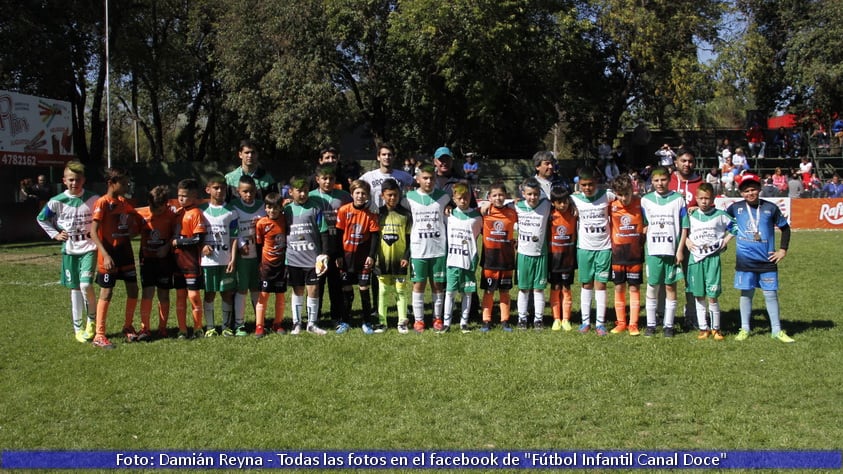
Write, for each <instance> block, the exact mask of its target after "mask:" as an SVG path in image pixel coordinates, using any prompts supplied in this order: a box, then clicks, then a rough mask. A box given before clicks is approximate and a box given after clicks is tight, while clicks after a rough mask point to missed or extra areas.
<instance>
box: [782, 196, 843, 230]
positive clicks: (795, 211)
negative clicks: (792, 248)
mask: <svg viewBox="0 0 843 474" xmlns="http://www.w3.org/2000/svg"><path fill="white" fill-rule="evenodd" d="M790 210H791V216H790V225H791V227H793V228H794V229H837V230H843V199H805V198H802V199H791V200H790Z"/></svg>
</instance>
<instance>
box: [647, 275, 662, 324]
mask: <svg viewBox="0 0 843 474" xmlns="http://www.w3.org/2000/svg"><path fill="white" fill-rule="evenodd" d="M658 294H659V289H658V288H657V287H655V286H652V285H647V296H646V299H645V300H644V309H645V310H646V313H647V326H648V327H653V328H654V327H656V309H657V308H658V307H659V300H658V299H657V298H658Z"/></svg>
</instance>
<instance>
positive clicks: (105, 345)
mask: <svg viewBox="0 0 843 474" xmlns="http://www.w3.org/2000/svg"><path fill="white" fill-rule="evenodd" d="M92 344H93V345H94V347H99V348H100V349H114V344H112V343H111V341H109V340H108V339H107V338H106V337H105V336H97V337H95V338H94V342H92Z"/></svg>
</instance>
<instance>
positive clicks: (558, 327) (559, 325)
mask: <svg viewBox="0 0 843 474" xmlns="http://www.w3.org/2000/svg"><path fill="white" fill-rule="evenodd" d="M550 330H551V331H561V330H562V320H561V319H554V320H553V326H550Z"/></svg>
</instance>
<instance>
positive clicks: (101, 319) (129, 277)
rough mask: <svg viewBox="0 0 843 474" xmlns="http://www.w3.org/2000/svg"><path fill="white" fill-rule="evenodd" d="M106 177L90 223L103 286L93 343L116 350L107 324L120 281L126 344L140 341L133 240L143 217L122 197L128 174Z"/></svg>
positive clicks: (108, 172)
mask: <svg viewBox="0 0 843 474" xmlns="http://www.w3.org/2000/svg"><path fill="white" fill-rule="evenodd" d="M105 178H106V183H107V184H108V191H107V192H106V194H105V196H103V197H101V198H99V199H98V200H97V202H96V204H94V211H93V215H92V223H91V240H93V241H94V244H95V245H96V246H97V250H98V251H99V255H98V256H97V284H98V285H99V286H100V297H99V300H98V301H97V324H96V335H95V336H94V342H93V344H94V346H95V347H100V348H103V349H113V348H114V344H112V343H111V341H109V340H108V338H107V337H105V324H106V319H107V318H108V306H109V304H111V296H112V295H113V294H114V285H115V284H116V283H117V280H123V281H124V282H125V283H126V321H125V324H124V326H123V334H125V335H126V341H127V342H132V341H134V340H136V339H137V333H135V330H134V328H132V320H133V319H134V315H135V307H136V306H137V304H138V276H137V272H136V271H135V256H134V255H133V254H132V241H131V238H132V233H133V232H135V233H136V232H137V229H138V227H139V220H140V216H138V213H137V211H135V208H134V207H132V205H131V204H129V202H128V201H126V199H125V198H124V197H123V194H125V193H126V191H128V189H129V177H128V176H127V175H126V173H125V171H123V170H120V169H116V168H110V169H108V170H106V173H105Z"/></svg>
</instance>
